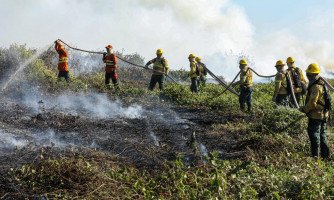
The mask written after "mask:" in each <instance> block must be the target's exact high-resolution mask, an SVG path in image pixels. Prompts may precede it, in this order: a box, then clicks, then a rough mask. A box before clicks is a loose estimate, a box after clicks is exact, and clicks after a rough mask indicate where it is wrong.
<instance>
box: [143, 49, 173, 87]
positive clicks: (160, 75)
mask: <svg viewBox="0 0 334 200" xmlns="http://www.w3.org/2000/svg"><path fill="white" fill-rule="evenodd" d="M156 55H157V57H156V58H153V59H152V60H150V61H148V62H147V63H146V65H145V67H146V68H148V66H149V65H151V64H153V74H152V76H151V81H150V84H149V86H148V89H149V90H151V91H152V90H153V89H154V87H155V85H156V84H157V83H158V84H159V89H160V91H162V90H163V89H164V80H165V74H168V72H169V66H168V61H167V60H166V59H165V58H164V57H163V56H162V55H163V50H162V49H158V50H157V51H156Z"/></svg>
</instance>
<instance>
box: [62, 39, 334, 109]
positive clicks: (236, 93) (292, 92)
mask: <svg viewBox="0 0 334 200" xmlns="http://www.w3.org/2000/svg"><path fill="white" fill-rule="evenodd" d="M58 40H59V41H61V42H62V43H63V44H64V45H66V46H67V47H69V48H70V49H73V50H76V51H81V52H86V53H93V54H104V52H99V51H88V50H84V49H79V48H76V47H72V46H70V45H69V44H67V43H65V42H64V41H63V40H61V39H58ZM117 58H118V59H120V60H122V61H123V62H125V63H127V64H130V65H133V66H136V67H140V68H143V69H146V70H151V71H153V72H160V71H157V70H154V69H150V68H147V67H145V66H141V65H138V64H135V63H132V62H129V61H127V60H125V59H123V58H122V57H120V56H117ZM205 69H206V70H207V72H208V73H209V74H210V76H212V77H213V78H214V79H215V80H216V81H217V82H218V83H219V84H221V85H223V86H224V87H225V88H226V89H225V90H224V91H223V93H225V92H226V91H230V92H231V93H233V94H235V95H237V96H239V94H238V92H236V91H235V90H234V89H233V88H231V86H232V85H233V83H234V82H235V80H236V79H237V77H238V76H239V74H240V72H239V73H238V74H237V75H236V77H235V78H234V80H233V81H232V82H231V83H230V84H229V85H228V84H227V83H226V82H224V81H222V80H221V79H219V78H218V77H217V76H216V75H215V74H214V73H213V72H212V71H211V70H209V69H208V68H207V67H206V66H205ZM249 69H250V70H252V72H254V73H255V74H256V75H257V76H259V77H261V78H273V77H275V76H276V75H269V76H268V75H261V74H259V73H257V72H256V71H255V70H253V69H252V68H249ZM164 75H166V76H167V77H168V78H169V79H171V80H172V81H173V82H174V83H178V82H177V81H176V80H175V79H173V78H172V77H171V76H169V75H168V74H167V73H164ZM288 79H289V84H290V89H291V95H292V98H293V101H294V104H295V106H296V108H299V105H298V103H297V100H296V96H295V94H294V91H293V87H292V82H291V77H290V76H289V75H288ZM320 79H321V80H323V81H324V82H325V84H326V85H327V86H328V88H329V89H330V90H331V91H332V92H334V87H333V86H332V85H331V84H330V83H328V81H326V80H325V79H324V78H323V77H320ZM223 93H222V94H223Z"/></svg>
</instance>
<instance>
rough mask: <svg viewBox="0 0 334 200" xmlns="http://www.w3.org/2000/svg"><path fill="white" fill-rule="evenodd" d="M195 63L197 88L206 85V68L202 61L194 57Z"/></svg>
mask: <svg viewBox="0 0 334 200" xmlns="http://www.w3.org/2000/svg"><path fill="white" fill-rule="evenodd" d="M196 62H197V70H198V76H199V78H198V86H205V85H206V75H207V71H206V66H205V64H204V63H203V62H202V59H201V58H200V57H196Z"/></svg>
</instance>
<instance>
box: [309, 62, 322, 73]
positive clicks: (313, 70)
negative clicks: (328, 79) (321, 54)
mask: <svg viewBox="0 0 334 200" xmlns="http://www.w3.org/2000/svg"><path fill="white" fill-rule="evenodd" d="M306 73H310V74H320V67H319V65H318V64H316V63H312V64H310V65H309V66H308V67H307V69H306Z"/></svg>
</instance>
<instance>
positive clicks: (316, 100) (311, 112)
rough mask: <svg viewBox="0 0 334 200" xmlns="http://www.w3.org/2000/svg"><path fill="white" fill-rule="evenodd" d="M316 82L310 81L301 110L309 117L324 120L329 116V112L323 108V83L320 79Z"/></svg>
mask: <svg viewBox="0 0 334 200" xmlns="http://www.w3.org/2000/svg"><path fill="white" fill-rule="evenodd" d="M316 82H317V83H314V82H313V83H310V85H309V88H308V90H307V95H306V101H305V106H304V107H303V108H302V110H303V112H305V113H306V114H307V116H308V117H309V118H312V119H321V120H325V119H326V118H327V117H328V116H329V112H328V111H325V109H324V107H325V98H324V94H325V90H324V84H325V83H324V82H323V81H322V80H316Z"/></svg>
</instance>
